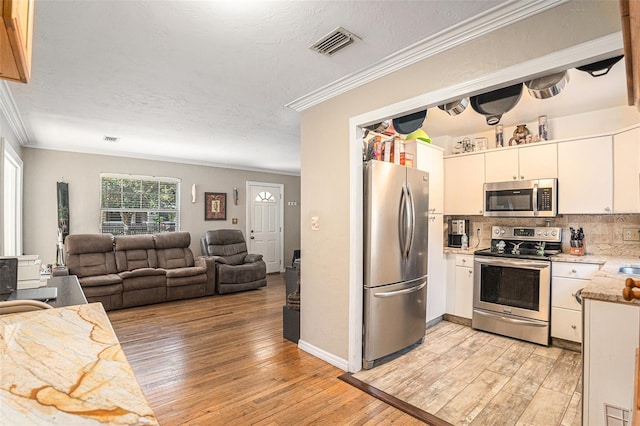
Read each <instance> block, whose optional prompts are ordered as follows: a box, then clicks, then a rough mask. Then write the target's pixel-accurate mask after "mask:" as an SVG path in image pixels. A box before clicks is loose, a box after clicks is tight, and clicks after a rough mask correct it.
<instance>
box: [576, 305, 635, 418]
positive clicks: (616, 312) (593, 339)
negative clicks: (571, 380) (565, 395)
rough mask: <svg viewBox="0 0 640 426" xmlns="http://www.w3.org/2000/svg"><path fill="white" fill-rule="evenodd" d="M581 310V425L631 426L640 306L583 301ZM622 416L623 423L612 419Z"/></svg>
mask: <svg viewBox="0 0 640 426" xmlns="http://www.w3.org/2000/svg"><path fill="white" fill-rule="evenodd" d="M583 308H584V327H585V328H584V344H583V353H584V365H583V381H584V395H583V400H584V405H583V413H582V424H583V425H584V426H600V425H628V426H631V416H632V414H633V413H632V407H633V385H634V377H635V373H634V371H635V353H636V348H637V347H638V344H639V343H640V339H639V338H638V336H639V333H640V325H639V323H640V306H639V305H633V304H622V303H611V302H604V301H601V300H592V299H585V300H584V303H583ZM607 407H609V408H607ZM605 410H608V413H609V416H610V418H608V419H607V417H606V416H607V412H606V411H605ZM625 411H626V414H625V413H624V412H625ZM625 415H626V419H627V422H626V423H623V422H622V421H618V420H616V418H615V417H618V416H622V417H624V416H625Z"/></svg>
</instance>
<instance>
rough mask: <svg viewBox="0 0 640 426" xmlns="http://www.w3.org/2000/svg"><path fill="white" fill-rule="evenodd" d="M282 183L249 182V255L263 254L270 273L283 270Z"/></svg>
mask: <svg viewBox="0 0 640 426" xmlns="http://www.w3.org/2000/svg"><path fill="white" fill-rule="evenodd" d="M283 192H284V187H283V185H281V184H269V183H261V182H247V194H248V195H249V199H248V200H247V226H248V229H247V236H248V237H247V241H248V243H249V244H248V245H249V253H259V254H262V256H263V260H264V261H265V263H266V264H267V273H268V274H269V273H272V272H280V271H282V270H283V268H282V244H283V235H282V222H283V220H282V194H283Z"/></svg>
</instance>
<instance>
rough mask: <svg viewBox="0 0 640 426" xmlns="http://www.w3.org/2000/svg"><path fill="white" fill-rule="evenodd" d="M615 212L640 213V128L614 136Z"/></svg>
mask: <svg viewBox="0 0 640 426" xmlns="http://www.w3.org/2000/svg"><path fill="white" fill-rule="evenodd" d="M613 166H614V167H613V211H614V212H615V213H638V212H640V127H637V128H635V129H631V130H628V131H626V132H622V133H618V134H616V135H614V136H613Z"/></svg>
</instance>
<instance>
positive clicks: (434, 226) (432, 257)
mask: <svg viewBox="0 0 640 426" xmlns="http://www.w3.org/2000/svg"><path fill="white" fill-rule="evenodd" d="M442 220H443V218H442V215H441V214H431V215H429V255H428V260H427V262H428V269H427V274H428V278H427V322H429V321H431V320H433V319H436V318H438V317H441V316H442V315H443V314H444V313H445V312H446V303H447V283H446V281H445V277H446V268H447V265H446V261H445V257H444V251H443V249H442V248H443V246H444V245H443V239H444V227H443V223H442Z"/></svg>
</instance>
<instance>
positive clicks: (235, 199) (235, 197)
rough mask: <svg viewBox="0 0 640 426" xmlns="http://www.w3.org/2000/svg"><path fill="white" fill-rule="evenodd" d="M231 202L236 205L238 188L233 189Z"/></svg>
mask: <svg viewBox="0 0 640 426" xmlns="http://www.w3.org/2000/svg"><path fill="white" fill-rule="evenodd" d="M233 202H234V203H235V205H236V206H237V205H238V188H233Z"/></svg>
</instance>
